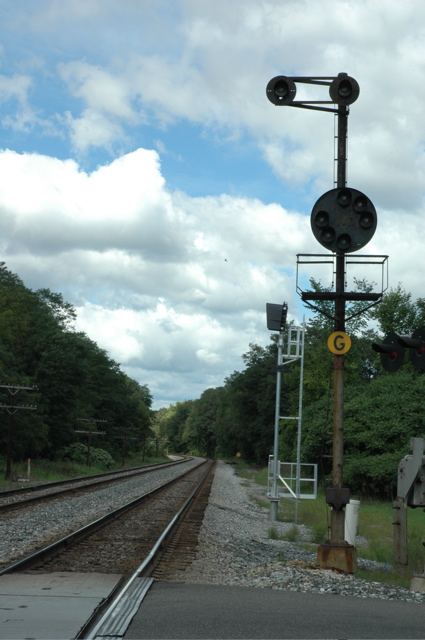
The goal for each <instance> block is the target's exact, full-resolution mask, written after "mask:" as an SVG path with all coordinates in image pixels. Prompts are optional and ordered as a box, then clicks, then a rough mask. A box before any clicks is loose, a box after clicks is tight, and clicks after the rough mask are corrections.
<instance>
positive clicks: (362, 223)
mask: <svg viewBox="0 0 425 640" xmlns="http://www.w3.org/2000/svg"><path fill="white" fill-rule="evenodd" d="M376 224H377V215H376V210H375V207H374V206H373V204H372V202H371V201H370V200H369V198H368V197H367V196H365V195H364V193H362V192H361V191H357V189H350V188H348V187H344V188H340V189H331V191H327V192H326V193H324V194H323V195H322V196H321V197H320V198H319V199H318V201H317V202H316V204H315V205H314V207H313V210H312V212H311V228H312V230H313V234H314V236H315V238H316V240H318V241H319V242H320V244H321V245H322V246H323V247H325V248H326V249H329V251H333V252H335V253H350V252H352V251H358V250H359V249H361V248H362V247H364V246H365V245H366V244H367V243H368V242H369V241H370V240H371V239H372V237H373V234H374V233H375V231H376Z"/></svg>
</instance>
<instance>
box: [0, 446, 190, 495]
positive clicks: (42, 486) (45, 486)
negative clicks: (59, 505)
mask: <svg viewBox="0 0 425 640" xmlns="http://www.w3.org/2000/svg"><path fill="white" fill-rule="evenodd" d="M190 458H191V456H182V457H181V460H170V461H169V462H155V463H151V464H143V465H140V466H137V467H128V468H127V469H126V468H125V467H123V468H121V469H112V470H111V471H104V472H102V473H93V474H91V475H87V476H76V477H75V478H67V479H66V480H54V481H53V482H41V483H39V484H32V485H29V486H23V487H18V488H16V487H15V488H14V489H4V490H2V489H0V499H1V498H6V497H8V496H17V495H19V494H20V493H27V492H28V493H29V492H31V491H42V490H43V489H49V488H52V487H59V486H65V485H66V484H70V483H71V482H84V481H85V480H90V479H92V478H93V479H94V478H104V477H106V476H114V475H119V474H120V473H123V474H124V473H128V474H129V475H131V474H132V473H133V472H134V473H138V471H139V470H142V469H146V470H148V469H160V468H161V467H163V468H166V467H171V466H173V465H175V464H181V463H182V462H185V461H186V460H189V459H190Z"/></svg>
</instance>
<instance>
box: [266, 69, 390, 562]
mask: <svg viewBox="0 0 425 640" xmlns="http://www.w3.org/2000/svg"><path fill="white" fill-rule="evenodd" d="M297 83H304V84H313V85H324V86H327V87H329V97H330V100H329V99H328V100H314V101H312V100H308V101H307V100H301V101H297V100H295V98H296V93H297V87H296V85H297ZM359 93H360V88H359V85H358V83H357V82H356V80H355V79H354V78H351V77H350V76H348V75H347V74H346V73H340V74H338V76H337V77H308V78H306V77H302V78H301V77H292V78H289V77H287V76H276V77H275V78H272V80H270V82H269V83H268V85H267V89H266V95H267V98H268V99H269V100H270V102H272V103H273V104H274V105H276V106H288V107H298V108H303V109H314V110H316V111H328V112H331V113H334V114H335V115H336V116H337V118H338V135H337V152H336V156H337V157H336V163H337V167H336V175H337V179H336V188H335V189H332V190H330V191H328V192H326V193H325V194H323V195H322V196H321V197H320V198H319V199H318V201H317V202H316V204H315V205H314V207H313V210H312V213H311V220H310V222H311V228H312V231H313V234H314V236H315V237H316V239H317V240H318V242H319V243H320V244H321V245H322V246H323V247H324V248H325V249H327V250H328V251H331V252H333V254H334V256H333V260H334V263H335V291H332V292H308V291H306V292H302V293H301V298H302V300H303V301H304V302H306V303H307V304H308V305H309V306H310V307H312V308H313V309H315V310H316V311H319V312H320V313H324V311H323V310H322V309H321V308H320V307H317V306H314V305H313V304H312V301H333V302H334V315H333V317H332V320H333V321H334V331H335V332H340V333H342V334H344V332H345V321H346V316H345V313H346V302H347V301H352V300H356V301H358V300H361V301H364V302H365V303H367V306H366V307H365V308H364V309H362V310H361V311H360V313H363V312H364V311H366V309H368V308H370V307H371V306H373V305H374V304H376V303H377V302H379V300H380V299H381V297H382V293H383V292H381V293H360V292H348V291H345V276H346V264H347V258H346V254H347V253H351V252H354V251H358V250H359V249H361V248H363V247H364V246H365V245H366V244H367V243H368V242H369V241H370V240H371V239H372V237H373V234H374V233H375V230H376V225H377V215H376V210H375V207H374V206H373V204H372V202H371V201H370V199H369V198H368V197H367V196H365V195H364V194H363V193H362V192H361V191H358V190H357V189H353V188H350V187H347V185H346V159H347V124H348V114H349V108H348V107H349V105H350V104H352V103H353V102H355V101H356V100H357V98H358V97H359ZM304 255H307V256H308V257H309V258H311V257H313V256H312V255H309V254H304ZM300 256H301V254H299V255H298V256H297V258H298V260H299V258H300ZM315 257H317V258H319V257H320V258H323V256H318V255H317V256H316V255H315ZM364 258H373V259H375V258H381V259H385V260H386V259H387V256H364ZM314 262H317V263H319V262H323V259H320V260H316V261H313V262H312V264H314ZM299 263H301V262H300V261H299ZM297 289H298V285H297ZM358 313H359V312H357V313H356V315H358ZM325 315H328V314H327V313H325ZM328 317H331V316H329V315H328ZM344 335H345V334H344ZM344 362H345V353H335V355H334V411H333V451H332V454H333V455H332V459H333V462H332V483H333V484H332V485H331V486H330V487H328V488H327V489H326V502H327V503H328V504H329V505H330V506H331V507H332V511H331V527H330V540H329V541H328V542H326V543H324V544H322V545H321V546H320V547H319V549H318V556H317V558H318V562H319V564H321V565H322V566H330V567H334V568H337V569H341V570H344V571H347V572H349V573H353V572H354V571H355V570H356V565H357V556H356V549H355V547H354V546H353V545H350V544H348V543H347V542H346V541H345V532H344V528H345V512H344V508H345V505H346V504H348V503H349V501H350V491H349V489H348V488H347V487H344V485H343V426H344V415H343V410H344Z"/></svg>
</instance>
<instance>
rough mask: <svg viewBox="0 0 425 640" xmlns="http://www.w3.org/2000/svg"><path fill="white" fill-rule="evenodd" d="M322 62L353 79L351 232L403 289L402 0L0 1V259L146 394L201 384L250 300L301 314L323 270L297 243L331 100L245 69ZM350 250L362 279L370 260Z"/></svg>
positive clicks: (260, 325) (410, 217)
mask: <svg viewBox="0 0 425 640" xmlns="http://www.w3.org/2000/svg"><path fill="white" fill-rule="evenodd" d="M339 73H348V75H349V76H351V77H353V78H355V79H356V81H357V82H358V84H359V86H360V95H359V98H358V100H357V101H356V102H355V103H353V104H352V105H351V106H350V113H349V117H348V140H347V185H348V186H349V187H352V188H355V189H358V190H360V191H361V192H363V193H364V194H366V195H367V196H368V198H369V199H370V200H371V201H372V202H373V204H374V206H375V208H376V211H377V216H378V224H377V229H376V232H375V234H374V236H373V238H372V240H371V241H370V242H369V243H368V244H367V246H366V247H364V248H363V249H362V250H361V252H359V253H360V254H361V255H364V254H369V255H388V256H389V259H388V266H389V282H388V283H385V286H386V284H388V285H389V287H394V288H395V287H396V286H397V284H398V283H401V284H402V285H403V287H404V288H405V289H406V291H408V292H411V293H412V297H413V299H416V298H418V297H424V296H425V291H424V288H423V286H422V282H423V273H424V271H425V251H424V246H423V238H422V235H421V234H422V233H423V231H421V229H422V230H423V226H424V195H425V117H424V105H425V81H424V80H425V3H424V2H423V1H422V0H403V2H400V0H380V1H379V2H378V0H320V2H318V0H214V1H212V0H72V2H63V0H19V2H11V1H10V0H0V260H2V261H4V262H5V263H6V266H7V267H8V268H9V269H10V270H11V271H13V272H14V273H16V274H17V275H18V276H19V277H20V278H21V279H22V280H23V281H24V283H25V285H26V286H28V287H30V288H31V289H34V290H36V289H39V288H49V289H51V290H52V291H54V292H60V293H62V294H63V297H64V299H65V300H66V301H68V302H70V303H71V304H72V305H73V306H74V307H75V309H76V311H77V321H76V329H77V330H78V331H84V332H85V333H86V334H87V335H88V336H89V337H90V338H91V339H92V340H94V341H95V342H97V344H98V345H99V346H100V347H101V348H103V349H105V350H106V351H107V353H108V355H109V356H110V357H111V358H112V359H113V360H115V361H116V362H118V363H120V365H121V368H122V370H123V371H125V372H126V373H127V374H128V375H129V376H131V377H132V378H134V379H136V380H137V381H138V382H140V383H141V384H147V385H148V387H149V389H150V391H151V393H152V395H153V397H154V404H153V408H155V409H159V408H161V407H168V406H169V405H170V404H174V403H176V402H179V401H183V400H189V399H195V398H199V397H200V395H201V394H202V392H203V391H204V390H206V389H207V388H209V387H217V386H221V385H222V384H223V382H224V380H225V378H226V376H228V375H230V374H231V373H233V371H235V370H242V369H243V366H244V365H243V361H242V359H241V356H242V354H244V353H246V352H247V351H248V350H249V345H250V343H255V344H259V345H262V346H265V345H267V344H268V343H269V341H270V332H269V331H268V330H267V327H266V303H268V302H271V303H275V304H281V303H282V302H283V301H285V302H287V303H288V309H289V319H290V320H293V321H294V322H295V323H300V322H302V319H303V315H304V314H306V316H307V317H308V316H309V314H310V312H309V311H308V310H307V309H305V307H304V306H303V304H302V302H301V300H300V296H299V291H297V284H298V286H301V288H304V289H306V288H307V289H308V288H309V285H308V282H309V279H310V278H311V277H314V278H315V279H319V280H320V281H321V282H322V283H323V284H324V285H327V284H329V283H330V282H331V280H332V274H331V273H329V266H320V267H319V266H318V265H316V264H314V263H313V264H307V265H300V266H299V269H298V271H297V254H322V255H324V254H327V255H330V254H329V252H327V251H326V249H324V248H323V247H322V246H321V245H320V244H319V243H318V242H317V240H316V239H315V238H314V235H313V233H312V230H311V226H310V215H311V210H312V208H313V206H314V204H315V202H316V201H317V200H318V198H319V197H320V196H321V195H322V194H324V193H325V192H327V191H329V190H330V189H333V188H334V187H335V126H336V120H337V118H336V117H335V115H334V114H333V113H326V112H319V111H313V110H306V109H298V108H293V107H281V106H278V107H276V106H274V105H273V104H271V102H269V100H268V99H267V97H266V86H267V83H268V82H269V80H270V79H271V78H274V77H275V76H278V75H285V76H290V77H313V76H314V77H320V76H326V77H336V76H338V74H339ZM303 98H304V99H309V100H329V94H328V90H327V87H321V86H313V87H311V86H308V85H301V84H300V85H298V86H297V99H303ZM351 255H352V256H355V255H356V254H351ZM357 255H358V254H357ZM354 262H356V260H354ZM357 262H361V260H360V259H357ZM349 269H350V271H349V273H348V279H349V280H350V279H351V278H354V277H357V278H361V277H366V279H367V280H368V281H369V282H371V281H373V282H376V283H377V290H380V288H381V267H380V266H379V265H378V266H376V265H368V266H367V267H362V266H360V265H359V264H357V265H352V266H350V268H349ZM330 271H332V268H330ZM297 274H298V275H297ZM306 357H308V354H306Z"/></svg>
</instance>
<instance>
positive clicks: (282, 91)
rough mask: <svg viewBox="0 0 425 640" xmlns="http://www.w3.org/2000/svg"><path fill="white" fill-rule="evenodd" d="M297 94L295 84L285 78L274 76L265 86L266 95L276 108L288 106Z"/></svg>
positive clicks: (290, 79)
mask: <svg viewBox="0 0 425 640" xmlns="http://www.w3.org/2000/svg"><path fill="white" fill-rule="evenodd" d="M296 93H297V88H296V86H295V82H294V81H293V80H292V78H288V77H287V76H276V77H275V78H272V79H271V80H270V82H269V83H268V84H267V88H266V95H267V98H268V99H269V100H270V102H272V103H273V104H275V105H277V106H281V105H286V104H290V103H291V102H292V101H293V100H294V98H295V96H296Z"/></svg>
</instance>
